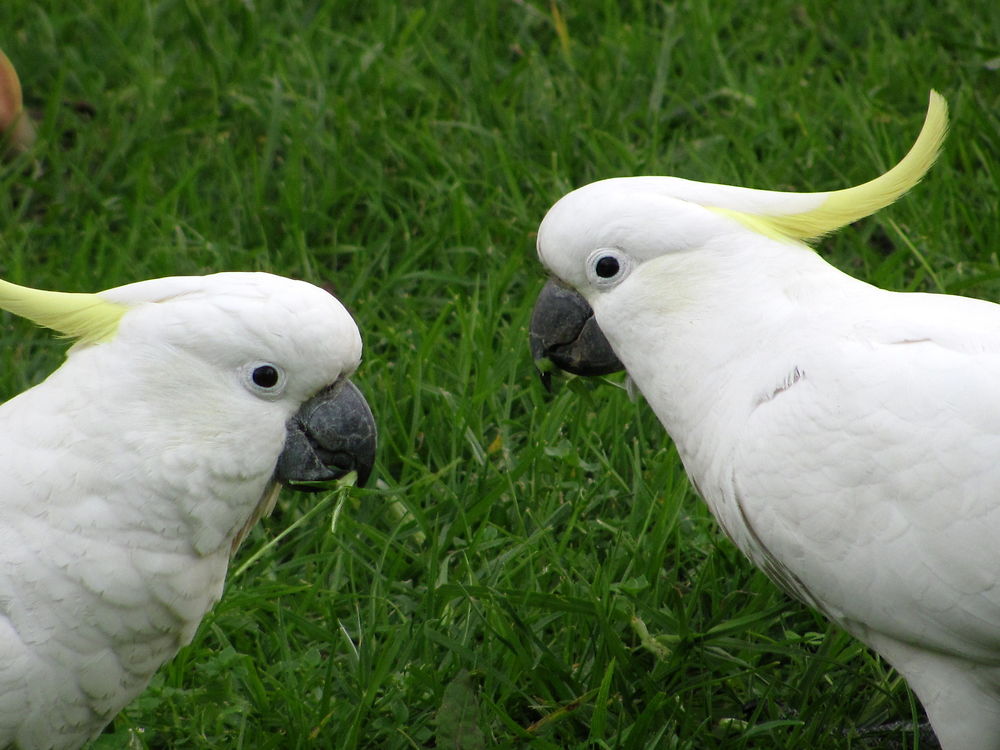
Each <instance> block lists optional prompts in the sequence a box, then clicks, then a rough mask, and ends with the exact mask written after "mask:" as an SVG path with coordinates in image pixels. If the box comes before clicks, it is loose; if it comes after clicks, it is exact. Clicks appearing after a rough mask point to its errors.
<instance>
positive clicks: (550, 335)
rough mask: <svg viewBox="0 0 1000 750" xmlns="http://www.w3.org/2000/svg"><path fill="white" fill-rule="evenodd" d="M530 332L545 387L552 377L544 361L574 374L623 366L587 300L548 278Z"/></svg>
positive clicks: (539, 296)
mask: <svg viewBox="0 0 1000 750" xmlns="http://www.w3.org/2000/svg"><path fill="white" fill-rule="evenodd" d="M529 336H530V339H531V356H532V357H533V358H534V360H535V366H536V367H537V368H538V374H539V375H540V376H541V378H542V384H543V385H544V386H545V387H546V389H548V388H549V381H550V379H551V373H550V372H549V369H550V368H549V367H548V366H547V363H546V361H548V362H551V363H552V364H554V365H555V366H556V367H558V368H560V369H562V370H566V371H567V372H571V373H573V374H575V375H607V374H609V373H612V372H618V371H619V370H624V369H625V366H624V365H622V363H621V360H619V359H618V356H617V355H616V354H615V353H614V351H613V350H612V349H611V344H609V343H608V340H607V339H606V338H605V336H604V333H603V332H602V331H601V329H600V326H598V325H597V320H595V319H594V311H593V309H592V308H591V307H590V305H589V304H588V303H587V300H585V299H584V298H583V297H581V296H580V295H579V294H578V293H577V292H575V291H574V290H572V289H570V288H568V287H565V286H563V285H562V284H559V283H557V282H555V281H549V282H548V283H547V284H546V285H545V286H544V287H543V288H542V291H541V292H540V293H539V295H538V299H537V300H536V301H535V309H534V310H532V312H531V328H530V332H529Z"/></svg>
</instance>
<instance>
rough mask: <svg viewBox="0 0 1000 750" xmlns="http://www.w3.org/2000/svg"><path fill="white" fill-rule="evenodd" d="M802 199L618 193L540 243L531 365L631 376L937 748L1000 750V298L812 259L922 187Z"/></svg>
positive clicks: (731, 521)
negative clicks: (858, 273)
mask: <svg viewBox="0 0 1000 750" xmlns="http://www.w3.org/2000/svg"><path fill="white" fill-rule="evenodd" d="M946 127H947V109H946V105H945V103H944V100H943V99H942V98H941V97H940V96H938V95H937V94H936V93H933V92H932V94H931V100H930V106H929V109H928V114H927V119H926V121H925V123H924V127H923V129H922V131H921V133H920V136H919V137H918V139H917V141H916V143H915V144H914V146H913V148H912V149H911V150H910V152H909V153H908V154H907V155H906V157H905V158H904V159H903V160H902V161H901V162H900V163H899V164H898V165H896V166H895V167H894V168H893V169H891V170H890V171H889V172H887V173H886V174H884V175H882V176H881V177H879V178H877V179H875V180H872V181H871V182H869V183H865V184H864V185H860V186H858V187H854V188H850V189H847V190H842V191H835V192H827V193H808V194H805V193H803V194H793V193H781V192H769V191H763V190H751V189H746V188H740V187H730V186H726V185H713V184H707V183H698V182H692V181H688V180H682V179H676V178H670V177H635V178H619V179H609V180H604V181H601V182H596V183H593V184H590V185H587V186H585V187H582V188H580V189H578V190H576V191H574V192H572V193H570V194H568V195H567V196H565V197H564V198H562V199H561V200H560V201H559V202H557V203H556V204H555V205H554V206H553V207H552V209H551V210H550V211H549V212H548V214H547V215H546V217H545V219H544V220H543V222H542V224H541V226H540V228H539V232H538V253H539V257H540V258H541V260H542V263H543V264H544V265H545V266H546V267H547V268H548V269H549V270H550V271H551V272H552V274H553V275H554V276H555V277H556V280H555V281H552V282H549V284H548V285H547V286H546V288H545V289H544V290H543V292H542V294H541V295H540V297H539V300H538V302H537V304H536V308H535V311H534V314H533V318H532V331H531V337H532V349H533V352H534V354H535V357H536V359H544V358H548V359H550V360H551V361H552V362H554V363H555V364H557V365H558V366H560V367H562V368H564V369H568V370H570V371H573V372H577V373H580V374H599V373H606V372H611V371H614V370H616V369H621V368H622V367H624V369H625V370H626V371H627V372H628V374H629V376H630V378H631V379H632V380H633V381H634V383H635V384H636V386H637V387H638V389H639V390H640V391H641V392H642V394H643V396H644V397H645V399H646V401H647V402H648V403H649V404H650V406H651V407H652V408H653V410H654V411H655V412H656V414H657V416H658V417H659V419H660V421H661V422H662V424H663V425H664V427H665V428H666V430H667V432H668V433H669V434H670V436H671V437H672V438H673V440H674V442H675V443H676V445H677V448H678V451H679V454H680V456H681V458H682V460H683V463H684V467H685V469H686V471H687V474H688V476H689V477H690V478H691V480H692V482H693V484H694V485H695V488H696V489H697V491H698V492H699V494H700V495H701V496H702V498H704V500H705V501H706V502H707V504H708V506H709V507H710V509H711V511H712V513H713V515H714V516H715V517H716V518H717V519H718V521H719V523H720V524H721V526H722V527H723V529H724V530H725V532H726V533H727V534H728V535H729V536H730V537H731V538H732V539H733V541H734V542H735V543H736V544H737V545H738V546H739V548H740V549H741V550H742V551H743V552H744V553H745V554H746V555H747V556H748V557H749V558H750V559H751V560H752V561H753V562H754V563H755V564H757V565H758V566H759V567H760V568H762V569H763V570H764V571H765V572H766V573H767V574H768V575H769V576H770V577H771V578H772V579H773V580H774V581H776V582H777V583H778V584H779V585H781V586H782V587H783V588H785V589H786V590H788V591H789V592H791V593H792V594H794V595H796V596H797V597H799V598H800V599H802V600H803V601H805V602H807V603H809V604H811V605H813V606H815V607H817V608H818V609H820V610H821V611H822V612H824V613H825V614H826V615H827V616H829V617H830V618H831V619H833V620H834V621H836V622H837V623H839V624H840V625H841V626H843V627H844V628H845V629H846V630H848V631H849V632H850V633H852V634H853V635H855V636H856V637H858V638H859V639H861V640H862V641H864V642H865V643H866V644H868V645H869V646H871V647H872V648H874V649H875V650H876V651H878V652H879V653H881V654H882V655H883V656H884V657H885V658H886V659H887V660H888V661H889V662H890V663H891V664H893V666H895V667H896V669H897V670H898V671H899V672H901V673H902V674H903V675H904V676H905V677H906V679H907V680H908V682H909V684H910V686H911V687H912V688H913V690H914V691H915V692H916V694H917V695H918V696H919V698H920V699H921V701H922V702H923V704H924V707H925V708H926V710H927V713H928V716H929V718H930V721H931V724H932V726H933V728H934V730H935V732H936V733H937V735H938V738H939V740H940V742H941V744H942V746H943V747H944V748H945V749H946V750H989V749H990V748H994V749H995V748H1000V547H998V542H997V540H998V539H1000V395H998V394H1000V306H998V305H995V304H992V303H990V302H985V301H981V300H975V299H968V298H964V297H956V296H949V295H944V294H920V293H896V292H891V291H885V290H882V289H879V288H876V287H874V286H871V285H869V284H866V283H864V282H862V281H859V280H857V279H854V278H852V277H850V276H848V275H846V274H844V273H841V272H840V271H838V270H837V269H835V268H833V267H832V266H831V265H829V264H828V263H826V262H825V261H824V260H823V259H822V258H821V257H820V256H819V255H818V254H817V253H815V252H814V251H813V250H812V249H811V248H810V247H808V246H807V245H806V244H804V242H803V241H804V240H807V239H810V238H815V237H819V236H821V235H823V234H825V233H827V232H830V231H833V230H834V229H836V228H838V227H841V226H843V225H845V224H847V223H849V222H851V221H854V220H856V219H859V218H861V217H863V216H866V215H868V214H870V213H872V212H874V211H876V210H878V209H879V208H882V207H883V206H886V205H888V204H889V203H891V202H892V201H894V200H895V199H896V198H897V197H899V196H900V195H902V194H903V193H904V192H906V191H907V190H908V189H909V188H911V187H912V186H913V185H915V184H916V183H917V182H918V181H919V180H920V178H921V177H922V176H923V174H924V173H925V172H926V171H927V169H929V167H930V166H931V164H932V163H933V161H934V159H935V158H936V156H937V153H938V150H939V147H940V144H941V142H942V140H943V138H944V134H945V131H946Z"/></svg>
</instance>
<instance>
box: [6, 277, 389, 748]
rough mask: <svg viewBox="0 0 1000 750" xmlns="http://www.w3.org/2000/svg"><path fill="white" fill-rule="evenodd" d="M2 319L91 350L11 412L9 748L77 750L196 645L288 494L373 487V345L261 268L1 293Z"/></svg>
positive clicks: (71, 359)
mask: <svg viewBox="0 0 1000 750" xmlns="http://www.w3.org/2000/svg"><path fill="white" fill-rule="evenodd" d="M0 308H3V309H6V310H9V311H11V312H14V313H16V314H18V315H21V316H24V317H27V318H29V319H31V320H34V321H35V322H36V323H39V324H41V325H44V326H47V327H50V328H53V329H55V330H57V331H59V332H61V333H63V334H65V335H67V336H70V337H72V338H74V339H76V343H75V344H74V346H73V347H72V348H71V349H70V350H69V353H68V355H67V358H66V361H65V362H64V364H63V365H62V366H61V367H60V368H59V369H58V370H56V371H55V372H54V373H53V374H52V375H50V376H49V377H48V378H47V379H46V380H45V381H44V382H42V383H40V384H39V385H37V386H35V387H33V388H31V389H29V390H27V391H25V392H24V393H22V394H20V395H19V396H17V397H15V398H13V399H11V400H10V401H8V402H7V403H5V404H3V405H2V406H0V748H18V749H19V750H53V749H71V748H78V747H80V746H81V745H83V744H84V743H85V742H86V741H87V740H89V739H91V738H92V737H93V736H95V735H96V734H97V733H99V732H100V730H101V729H102V728H103V727H104V726H105V725H106V724H107V723H108V722H109V721H110V720H111V719H112V718H113V717H114V715H115V714H116V713H117V712H118V711H119V710H120V709H121V708H122V707H123V706H124V705H125V704H126V703H128V702H129V701H130V700H131V699H132V698H134V697H135V696H136V695H137V694H138V693H139V692H141V691H142V689H143V688H144V687H145V686H146V684H147V682H148V681H149V679H150V677H151V676H152V674H153V672H154V671H155V670H156V669H157V668H158V667H159V666H160V665H161V664H162V663H163V662H164V661H166V660H167V659H169V658H171V657H172V656H173V655H174V654H175V653H176V652H177V650H178V649H179V648H180V647H181V646H183V645H185V644H186V643H188V642H189V641H190V640H191V638H192V637H193V635H194V633H195V630H196V628H197V626H198V623H199V622H200V621H201V618H202V616H203V615H204V614H205V613H206V612H207V611H208V610H209V608H210V607H211V606H212V605H213V604H214V603H215V602H216V601H217V600H218V599H219V596H220V595H221V592H222V586H223V581H224V578H225V573H226V568H227V565H228V562H229V559H230V556H231V554H232V553H233V551H234V550H235V548H236V546H237V545H238V544H239V542H240V541H241V539H242V537H243V536H244V535H245V534H246V532H247V531H248V529H249V527H250V526H251V525H252V524H253V523H254V522H255V521H256V520H257V518H258V517H259V516H260V515H261V514H262V513H264V512H266V511H267V510H269V506H270V505H271V504H272V503H273V501H274V498H275V496H276V493H277V491H278V489H279V486H280V485H279V484H278V483H279V482H296V481H303V482H324V481H329V480H332V479H335V478H337V477H340V476H343V475H344V474H345V473H347V472H348V471H351V470H356V471H357V472H358V475H359V481H362V482H363V481H364V478H365V477H367V475H368V473H369V471H370V469H371V466H372V463H373V460H374V450H375V425H374V421H373V419H372V416H371V411H370V410H369V409H368V405H367V404H366V403H365V400H364V398H363V397H362V396H361V394H360V392H359V391H358V390H357V389H356V388H355V387H354V386H353V385H352V384H351V383H350V381H348V380H347V377H348V376H349V375H350V374H351V373H352V372H353V371H354V370H355V368H356V367H357V366H358V363H359V361H360V358H361V338H360V336H359V333H358V329H357V326H356V325H355V323H354V321H353V320H352V318H351V317H350V315H349V314H348V312H347V311H346V310H345V309H344V307H343V306H342V305H341V304H340V303H339V302H338V301H337V300H336V299H335V298H333V297H332V296H331V295H329V294H327V293H326V292H324V291H323V290H321V289H319V288H318V287H315V286H313V285H311V284H308V283H305V282H301V281H292V280H290V279H285V278H281V277H277V276H272V275H269V274H263V273H222V274H216V275H212V276H204V277H173V278H164V279H155V280H151V281H144V282H139V283H136V284H130V285H127V286H123V287H119V288H116V289H111V290H108V291H105V292H101V293H98V294H65V293H58V292H44V291H39V290H34V289H28V288H25V287H20V286H16V285H13V284H9V283H7V282H0Z"/></svg>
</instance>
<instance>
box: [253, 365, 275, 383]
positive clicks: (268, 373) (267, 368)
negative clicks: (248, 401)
mask: <svg viewBox="0 0 1000 750" xmlns="http://www.w3.org/2000/svg"><path fill="white" fill-rule="evenodd" d="M250 377H251V378H253V382H254V385H257V386H260V387H261V388H274V386H276V385H277V384H278V380H279V379H280V375H279V374H278V370H277V368H275V367H272V366H271V365H260V366H259V367H256V368H254V371H253V374H252V375H251V376H250Z"/></svg>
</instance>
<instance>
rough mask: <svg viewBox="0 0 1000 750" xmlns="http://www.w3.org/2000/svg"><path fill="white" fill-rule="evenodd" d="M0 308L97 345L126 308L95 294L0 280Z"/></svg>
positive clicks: (108, 335)
mask: <svg viewBox="0 0 1000 750" xmlns="http://www.w3.org/2000/svg"><path fill="white" fill-rule="evenodd" d="M0 309H3V310H7V311H8V312H12V313H14V314H15V315H20V316H21V317H22V318H27V319H28V320H30V321H33V322H35V323H37V324H38V325H40V326H45V327H46V328H51V329H52V330H53V331H58V332H59V333H61V334H63V335H64V336H68V337H69V338H72V339H76V340H77V341H79V342H80V343H82V344H96V343H99V342H101V341H107V340H109V339H111V338H113V337H114V335H115V332H116V331H117V330H118V323H119V322H120V321H121V318H122V316H123V315H124V314H125V312H126V311H127V310H128V308H127V307H125V306H124V305H120V304H118V303H116V302H110V301H108V300H106V299H104V298H103V297H101V296H99V295H97V294H83V293H75V292H48V291H44V290H42V289H30V288H29V287H26V286H18V285H17V284H11V283H10V282H9V281H3V280H2V279H0Z"/></svg>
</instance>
